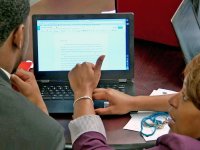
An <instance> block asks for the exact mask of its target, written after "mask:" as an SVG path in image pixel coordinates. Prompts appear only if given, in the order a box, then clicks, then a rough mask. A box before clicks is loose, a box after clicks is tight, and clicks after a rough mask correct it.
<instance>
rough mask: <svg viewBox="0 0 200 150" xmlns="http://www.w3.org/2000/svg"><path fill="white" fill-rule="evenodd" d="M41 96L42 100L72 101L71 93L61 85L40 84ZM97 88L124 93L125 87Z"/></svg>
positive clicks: (118, 85)
mask: <svg viewBox="0 0 200 150" xmlns="http://www.w3.org/2000/svg"><path fill="white" fill-rule="evenodd" d="M39 87H40V91H41V95H42V97H43V99H44V100H71V99H73V96H74V95H73V91H72V89H71V88H70V86H69V85H67V84H63V83H62V84H61V83H56V84H55V82H53V83H51V82H50V83H40V84H39ZM98 87H99V88H112V89H116V90H119V91H121V92H125V85H124V84H122V83H112V84H100V85H98Z"/></svg>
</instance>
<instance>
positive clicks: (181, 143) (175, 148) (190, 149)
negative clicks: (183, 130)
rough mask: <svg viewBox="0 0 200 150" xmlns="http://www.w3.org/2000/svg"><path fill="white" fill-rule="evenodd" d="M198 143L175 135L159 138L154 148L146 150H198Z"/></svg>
mask: <svg viewBox="0 0 200 150" xmlns="http://www.w3.org/2000/svg"><path fill="white" fill-rule="evenodd" d="M199 149H200V141H198V140H196V139H194V138H191V137H188V136H184V135H179V134H175V133H170V134H166V135H163V136H161V137H160V138H158V140H157V142H156V146H155V147H152V148H150V149H148V150H199Z"/></svg>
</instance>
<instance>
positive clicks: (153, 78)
mask: <svg viewBox="0 0 200 150" xmlns="http://www.w3.org/2000/svg"><path fill="white" fill-rule="evenodd" d="M114 8H115V3H114V0H84V1H82V0H59V1H56V0H42V1H40V2H38V3H36V4H35V5H33V6H32V8H31V14H36V13H56V14H58V13H61V14H62V13H100V12H102V11H109V10H113V9H114ZM30 34H31V36H30V37H31V39H30V45H29V52H28V55H27V59H30V60H33V53H32V32H31V30H30ZM134 58H135V69H134V70H135V73H134V79H135V89H136V93H137V94H138V95H141V94H142V95H148V94H150V92H151V91H152V90H153V89H156V88H159V87H162V88H168V89H171V90H180V88H181V85H182V80H181V72H182V69H183V68H184V66H185V64H184V59H183V56H182V53H181V50H180V48H173V47H169V46H165V45H160V44H155V43H151V42H146V41H139V40H136V41H135V57H134ZM53 117H54V118H55V119H56V120H57V121H58V122H59V123H60V124H61V125H62V126H63V127H64V128H65V137H66V144H67V145H68V144H71V139H70V136H69V135H70V133H69V129H68V123H69V121H70V120H71V116H53ZM129 119H130V116H129V115H123V116H112V117H103V123H104V125H105V128H106V133H107V138H108V144H110V145H115V147H116V148H118V149H122V148H121V147H120V146H118V145H119V144H128V145H126V147H127V149H131V148H132V149H133V147H134V148H136V147H137V148H139V147H141V146H147V147H148V146H149V144H152V143H145V141H144V139H143V138H142V137H141V136H140V135H139V133H138V132H133V131H128V130H123V129H122V128H123V126H124V125H125V124H126V123H127V122H128V121H129ZM123 146H124V145H123Z"/></svg>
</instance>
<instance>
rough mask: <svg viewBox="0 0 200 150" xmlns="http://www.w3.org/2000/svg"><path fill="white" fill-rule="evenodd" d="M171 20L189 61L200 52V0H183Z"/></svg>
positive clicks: (186, 59)
mask: <svg viewBox="0 0 200 150" xmlns="http://www.w3.org/2000/svg"><path fill="white" fill-rule="evenodd" d="M171 22H172V25H173V27H174V30H175V32H176V35H177V38H178V40H179V43H180V46H181V49H182V51H183V54H184V58H185V62H186V63H188V62H189V61H191V60H192V58H193V57H194V56H196V55H197V54H198V53H200V26H199V25H200V24H199V23H200V14H199V0H183V1H182V3H181V4H180V6H179V8H178V9H177V11H176V12H175V14H174V16H173V17H172V19H171Z"/></svg>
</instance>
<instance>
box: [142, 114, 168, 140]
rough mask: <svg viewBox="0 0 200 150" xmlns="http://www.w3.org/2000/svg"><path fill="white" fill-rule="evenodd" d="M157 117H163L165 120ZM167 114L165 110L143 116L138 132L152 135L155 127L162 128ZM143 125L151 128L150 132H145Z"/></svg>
mask: <svg viewBox="0 0 200 150" xmlns="http://www.w3.org/2000/svg"><path fill="white" fill-rule="evenodd" d="M158 117H164V118H165V120H164V121H161V120H159V119H158ZM168 117H169V114H168V113H167V112H156V113H153V114H151V115H150V116H147V117H144V118H143V119H142V121H141V131H140V134H141V135H144V136H147V137H148V136H152V135H153V134H154V133H155V132H156V129H160V128H162V127H163V126H164V125H165V124H166V123H167V120H168ZM144 127H149V128H153V131H152V133H149V134H146V133H144V131H143V130H144Z"/></svg>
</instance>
